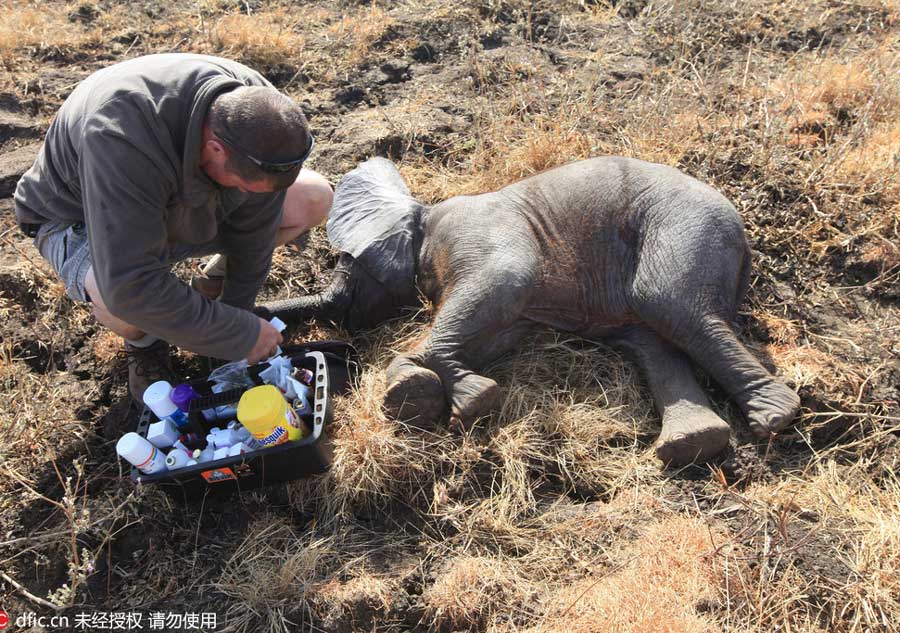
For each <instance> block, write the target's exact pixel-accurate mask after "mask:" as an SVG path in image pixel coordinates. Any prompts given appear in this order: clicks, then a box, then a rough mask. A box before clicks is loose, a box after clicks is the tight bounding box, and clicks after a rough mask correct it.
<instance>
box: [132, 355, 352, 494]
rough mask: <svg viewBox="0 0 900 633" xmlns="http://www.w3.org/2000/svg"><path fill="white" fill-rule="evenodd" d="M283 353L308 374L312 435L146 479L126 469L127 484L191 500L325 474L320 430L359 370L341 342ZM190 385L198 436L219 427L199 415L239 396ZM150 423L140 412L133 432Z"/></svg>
mask: <svg viewBox="0 0 900 633" xmlns="http://www.w3.org/2000/svg"><path fill="white" fill-rule="evenodd" d="M283 354H284V355H285V356H287V357H289V358H290V359H291V363H292V364H293V365H294V366H295V367H305V368H306V369H309V370H311V371H312V372H313V374H314V375H313V384H312V386H311V390H312V392H313V402H312V410H313V412H312V416H311V417H312V419H311V420H310V419H309V416H304V419H305V420H306V421H307V422H308V423H309V422H311V426H312V432H311V433H310V434H309V435H307V436H306V437H304V438H303V439H301V440H298V441H295V442H286V443H284V444H279V445H278V446H273V447H270V448H265V449H261V450H257V451H252V452H250V453H244V454H243V455H237V456H234V457H227V458H224V459H218V460H214V461H209V462H203V463H201V464H197V465H196V466H187V467H184V468H179V469H177V470H172V471H164V472H161V473H155V474H152V475H147V474H144V473H142V472H141V471H139V470H138V469H137V468H134V467H132V469H131V479H132V481H134V483H135V484H137V485H155V486H159V487H160V488H161V489H162V490H164V491H165V492H166V493H167V494H169V495H171V496H173V497H175V498H182V499H184V500H185V501H191V500H195V499H198V498H202V497H204V496H206V495H221V494H231V493H234V492H239V491H242V490H253V489H256V488H260V487H262V486H268V485H272V484H277V483H282V482H285V481H290V480H294V479H299V478H301V477H308V476H311V475H316V474H319V473H323V472H325V471H326V470H328V468H329V467H330V465H331V457H332V448H331V443H330V442H328V441H326V439H327V438H326V437H325V429H326V427H327V426H328V424H330V423H331V421H332V419H333V410H332V395H333V394H335V393H341V392H343V391H345V390H346V389H347V388H348V386H349V384H350V383H351V382H352V380H353V379H354V378H355V376H356V374H357V372H358V370H359V364H358V361H357V356H356V350H355V349H353V347H352V346H350V345H348V344H346V343H339V342H333V341H325V342H322V343H309V344H306V345H294V346H289V347H285V348H284V350H283ZM264 367H266V365H265V364H261V365H257V366H255V367H251V368H250V375H251V376H254V375H256V374H258V373H259V371H260V370H261V369H263V368H264ZM190 384H191V386H193V387H194V388H195V389H197V391H198V392H199V393H200V395H201V397H200V398H199V399H197V400H195V401H193V402H192V403H191V408H190V412H189V415H188V417H189V427H190V428H189V430H191V431H194V432H197V433H202V434H204V435H205V434H206V433H207V432H208V431H209V429H210V428H212V427H213V426H218V425H219V424H218V423H216V422H213V423H208V422H206V420H205V419H204V418H203V416H202V415H200V410H201V409H207V408H210V407H213V406H219V405H225V404H236V403H237V401H238V400H240V397H241V395H242V394H243V392H244V390H242V389H236V390H232V391H228V392H223V393H220V394H213V393H212V392H211V391H210V384H209V382H207V381H194V382H191V383H190ZM156 420H157V418H156V416H155V415H154V414H153V413H152V412H151V411H150V410H149V409H148V408H147V407H144V410H143V411H142V413H141V417H140V419H139V421H138V426H137V433H138V434H139V435H141V436H142V437H146V436H147V429H148V428H149V426H150V424H152V423H153V422H155V421H156Z"/></svg>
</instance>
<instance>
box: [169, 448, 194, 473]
mask: <svg viewBox="0 0 900 633" xmlns="http://www.w3.org/2000/svg"><path fill="white" fill-rule="evenodd" d="M190 459H191V458H190V456H189V455H188V454H187V453H185V452H184V451H183V450H181V449H180V448H175V449H172V450H171V451H169V454H168V455H167V456H166V468H168V469H169V470H175V469H176V468H184V467H185V466H187V463H188V461H189V460H190Z"/></svg>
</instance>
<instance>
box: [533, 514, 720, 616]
mask: <svg viewBox="0 0 900 633" xmlns="http://www.w3.org/2000/svg"><path fill="white" fill-rule="evenodd" d="M714 550H715V546H714V545H713V542H712V540H711V534H710V528H709V527H708V526H707V525H706V524H704V523H703V522H702V521H699V520H697V519H693V518H687V517H677V516H675V517H670V518H668V519H667V520H665V521H661V522H658V523H655V524H653V525H651V526H650V527H649V528H648V529H647V530H646V531H645V532H644V534H642V535H641V536H640V537H639V538H638V540H637V541H636V542H635V543H634V544H633V545H632V546H631V547H630V548H628V549H626V550H625V551H623V552H621V556H620V561H621V562H620V563H619V564H618V566H617V567H615V568H613V570H612V571H611V572H607V573H604V574H601V575H600V576H599V577H596V578H585V579H584V580H581V581H578V582H576V583H573V584H571V585H569V586H566V587H563V588H562V589H560V590H558V591H556V592H554V593H553V594H552V595H551V596H549V597H548V599H547V600H546V602H547V604H548V605H550V606H549V608H548V610H547V612H546V613H545V615H544V618H543V621H542V623H541V624H540V625H539V626H537V627H535V628H533V629H530V631H532V632H533V633H550V632H551V631H553V632H560V631H567V632H569V633H582V632H584V633H589V632H599V631H633V632H635V633H710V632H712V631H715V630H717V627H716V626H715V625H714V623H713V622H712V621H711V620H710V619H709V618H708V617H706V616H703V615H701V614H700V613H699V612H698V607H700V606H702V605H704V604H705V603H707V602H709V601H714V600H716V599H717V597H718V593H719V587H720V586H721V585H722V584H723V580H724V579H723V576H722V572H721V570H719V569H717V567H716V565H715V563H714V561H713V557H712V555H713V552H714Z"/></svg>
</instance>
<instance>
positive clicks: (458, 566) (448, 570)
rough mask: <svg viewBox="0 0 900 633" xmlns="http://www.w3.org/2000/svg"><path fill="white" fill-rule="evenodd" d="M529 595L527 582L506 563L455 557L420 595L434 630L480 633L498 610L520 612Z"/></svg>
mask: <svg viewBox="0 0 900 633" xmlns="http://www.w3.org/2000/svg"><path fill="white" fill-rule="evenodd" d="M530 593H531V592H530V591H529V588H528V582H527V580H526V579H524V578H522V577H521V576H520V575H519V574H518V573H517V571H516V569H515V567H514V566H513V565H512V564H511V563H510V562H509V561H507V560H503V559H496V558H489V557H485V556H459V557H457V558H454V559H452V560H450V561H448V562H447V564H446V566H445V568H444V569H441V570H440V571H438V576H437V580H435V582H434V584H432V585H431V586H430V587H429V588H428V589H427V590H426V591H425V593H424V594H423V596H422V597H423V599H424V600H425V608H426V616H427V617H428V618H430V619H431V621H432V622H433V623H434V625H435V626H437V627H448V626H449V627H451V628H452V630H473V629H474V630H481V629H482V628H483V627H484V625H485V623H486V621H487V620H489V619H490V617H491V616H492V615H496V611H498V610H499V609H500V608H501V607H502V610H503V611H507V612H510V611H511V612H516V611H519V610H521V609H522V608H523V607H522V605H523V603H525V601H526V600H527V598H528V597H529V594H530Z"/></svg>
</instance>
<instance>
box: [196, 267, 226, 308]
mask: <svg viewBox="0 0 900 633" xmlns="http://www.w3.org/2000/svg"><path fill="white" fill-rule="evenodd" d="M224 287H225V278H224V277H209V276H207V275H205V274H203V273H196V274H195V275H194V276H193V277H191V288H193V289H194V290H196V291H197V292H199V293H200V294H202V295H203V296H204V297H206V298H207V299H211V300H213V301H215V300H216V299H218V298H219V297H220V296H222V289H223V288H224Z"/></svg>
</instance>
